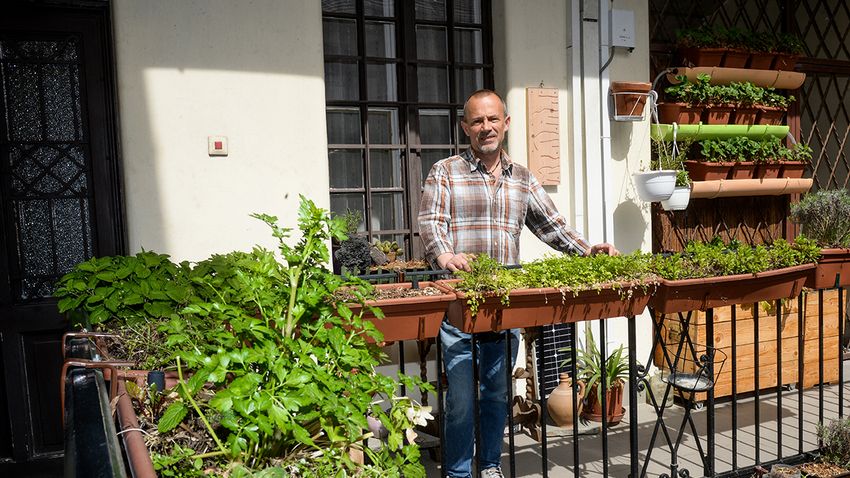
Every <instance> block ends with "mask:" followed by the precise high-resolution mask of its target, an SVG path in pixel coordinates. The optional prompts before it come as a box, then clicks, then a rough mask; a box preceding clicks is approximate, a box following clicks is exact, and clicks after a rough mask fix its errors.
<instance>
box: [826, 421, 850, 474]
mask: <svg viewBox="0 0 850 478" xmlns="http://www.w3.org/2000/svg"><path fill="white" fill-rule="evenodd" d="M818 439H819V440H820V441H821V442H822V443H823V446H822V447H821V456H820V457H821V460H823V461H824V462H825V463H830V464H833V465H836V466H840V467H842V468H850V417H845V418H842V419H837V420H833V421H831V422H830V423H829V424H828V425H820V424H819V425H818Z"/></svg>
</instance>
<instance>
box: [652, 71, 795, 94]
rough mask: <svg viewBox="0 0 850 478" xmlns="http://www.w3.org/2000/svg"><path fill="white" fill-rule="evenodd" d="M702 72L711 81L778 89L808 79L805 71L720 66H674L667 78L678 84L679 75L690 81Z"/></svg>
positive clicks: (788, 87) (717, 83) (787, 87)
mask: <svg viewBox="0 0 850 478" xmlns="http://www.w3.org/2000/svg"><path fill="white" fill-rule="evenodd" d="M701 74H707V75H709V76H710V77H711V83H712V84H715V85H725V84H729V83H732V82H744V81H749V82H750V83H753V84H754V85H756V86H761V87H762V88H776V89H778V90H795V89H797V88H799V87H800V86H802V84H803V82H804V81H806V74H805V73H798V72H796V71H779V70H753V69H750V68H722V67H719V66H699V67H694V68H687V67H680V68H674V69H673V70H672V71H671V72H670V73H668V74H667V80H668V81H669V82H670V83H672V84H676V83H679V80H677V79H676V76H678V75H684V76H686V77H687V78H688V80H689V81H696V80H697V77H698V76H699V75H701Z"/></svg>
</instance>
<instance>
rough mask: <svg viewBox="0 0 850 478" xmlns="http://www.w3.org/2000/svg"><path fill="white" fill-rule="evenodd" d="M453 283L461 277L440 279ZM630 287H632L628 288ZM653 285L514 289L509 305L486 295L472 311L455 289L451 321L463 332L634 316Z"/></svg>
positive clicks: (494, 330)
mask: <svg viewBox="0 0 850 478" xmlns="http://www.w3.org/2000/svg"><path fill="white" fill-rule="evenodd" d="M437 282H438V283H440V284H442V285H445V286H448V287H452V288H453V285H454V284H457V283H458V282H459V281H458V280H449V281H437ZM628 289H630V290H628ZM652 289H654V286H651V285H646V286H644V285H642V284H632V283H618V284H613V285H611V286H609V287H608V288H603V289H601V290H599V291H596V290H585V291H581V292H579V293H578V295H575V296H574V295H573V293H572V292H571V291H561V289H557V288H554V287H551V288H542V289H515V290H512V291H511V293H510V296H509V297H510V305H508V306H504V305H502V303H501V298H500V297H496V296H491V297H486V298H485V299H484V301H483V302H482V303H481V304H480V305H479V308H478V313H477V314H476V315H474V316H473V315H472V314H471V312H470V310H469V306H468V305H467V302H466V301H467V299H468V296H467V295H466V294H465V293H463V292H460V291H455V293H456V294H457V298H458V300H457V301H455V302H453V303H452V304H451V305H450V306H449V314H448V319H449V323H451V324H452V325H454V326H455V327H457V328H458V329H460V330H461V331H462V332H465V333H468V334H471V333H478V332H497V331H500V330H508V329H518V328H526V327H538V326H541V325H552V324H565V323H570V322H580V321H584V320H597V319H607V318H610V317H621V316H626V317H631V316H634V315H638V314H640V313H641V312H643V309H644V308H645V307H646V305H647V303H648V302H649V297H650V294H651V292H652Z"/></svg>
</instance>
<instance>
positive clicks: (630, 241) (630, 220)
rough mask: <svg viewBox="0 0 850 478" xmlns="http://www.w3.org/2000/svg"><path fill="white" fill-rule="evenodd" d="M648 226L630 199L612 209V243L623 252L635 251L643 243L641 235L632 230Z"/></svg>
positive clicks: (641, 229) (639, 210)
mask: <svg viewBox="0 0 850 478" xmlns="http://www.w3.org/2000/svg"><path fill="white" fill-rule="evenodd" d="M647 227H649V224H647V222H646V220H645V219H644V215H643V212H642V211H641V209H640V208H639V207H638V206H637V204H635V203H634V202H632V201H624V202H622V203H620V205H619V206H617V209H615V210H614V244H615V245H616V246H617V249H619V250H621V251H623V252H631V251H637V250H639V249H640V248H641V246H642V245H643V236H642V235H640V234H635V233H634V231H645V230H646V229H647Z"/></svg>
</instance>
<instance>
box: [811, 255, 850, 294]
mask: <svg viewBox="0 0 850 478" xmlns="http://www.w3.org/2000/svg"><path fill="white" fill-rule="evenodd" d="M836 279H838V285H839V286H841V287H847V286H850V249H844V248H835V249H823V250H821V257H820V259H819V260H818V266H817V268H816V269H815V270H814V273H813V274H812V275H811V276H809V279H808V280H806V287H809V288H811V289H830V288H832V287H835V285H836Z"/></svg>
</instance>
